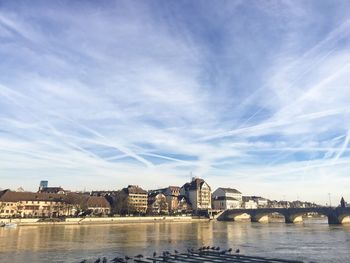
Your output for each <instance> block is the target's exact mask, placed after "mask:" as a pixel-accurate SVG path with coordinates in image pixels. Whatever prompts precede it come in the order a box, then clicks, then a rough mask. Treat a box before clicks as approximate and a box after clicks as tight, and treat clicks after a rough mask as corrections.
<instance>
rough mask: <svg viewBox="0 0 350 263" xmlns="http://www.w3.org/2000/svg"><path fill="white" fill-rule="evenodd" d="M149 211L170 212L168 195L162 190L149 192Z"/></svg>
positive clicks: (157, 212) (154, 212) (156, 212)
mask: <svg viewBox="0 0 350 263" xmlns="http://www.w3.org/2000/svg"><path fill="white" fill-rule="evenodd" d="M147 202H148V213H151V214H168V213H169V208H168V203H167V201H166V197H165V195H164V194H163V193H161V192H150V193H149V194H148V201H147Z"/></svg>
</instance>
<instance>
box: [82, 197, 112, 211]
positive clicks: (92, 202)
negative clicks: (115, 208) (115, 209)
mask: <svg viewBox="0 0 350 263" xmlns="http://www.w3.org/2000/svg"><path fill="white" fill-rule="evenodd" d="M87 206H88V207H105V208H110V207H111V206H110V204H109V203H108V201H107V199H106V198H105V197H103V196H90V197H89V198H88V200H87Z"/></svg>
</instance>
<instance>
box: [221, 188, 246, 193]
mask: <svg viewBox="0 0 350 263" xmlns="http://www.w3.org/2000/svg"><path fill="white" fill-rule="evenodd" d="M219 189H221V190H222V191H224V192H226V193H232V194H242V193H241V192H240V191H238V190H237V189H233V188H224V187H219Z"/></svg>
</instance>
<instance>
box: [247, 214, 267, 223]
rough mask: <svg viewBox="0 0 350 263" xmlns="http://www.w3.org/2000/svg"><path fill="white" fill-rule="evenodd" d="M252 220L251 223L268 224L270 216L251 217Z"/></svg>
mask: <svg viewBox="0 0 350 263" xmlns="http://www.w3.org/2000/svg"><path fill="white" fill-rule="evenodd" d="M250 220H251V222H259V223H268V222H269V216H268V215H251V216H250Z"/></svg>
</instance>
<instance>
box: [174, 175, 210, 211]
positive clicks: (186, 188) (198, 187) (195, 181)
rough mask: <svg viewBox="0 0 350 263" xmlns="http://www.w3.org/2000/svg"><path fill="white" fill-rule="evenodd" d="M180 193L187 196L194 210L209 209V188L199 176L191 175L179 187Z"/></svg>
mask: <svg viewBox="0 0 350 263" xmlns="http://www.w3.org/2000/svg"><path fill="white" fill-rule="evenodd" d="M180 194H181V195H183V196H184V197H186V198H187V200H188V201H189V202H190V204H191V205H192V210H194V211H198V210H210V209H211V188H210V186H209V185H208V184H207V183H206V182H205V181H204V180H203V179H201V178H197V177H193V178H192V181H191V182H189V183H186V184H184V185H183V186H182V187H181V189H180Z"/></svg>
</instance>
